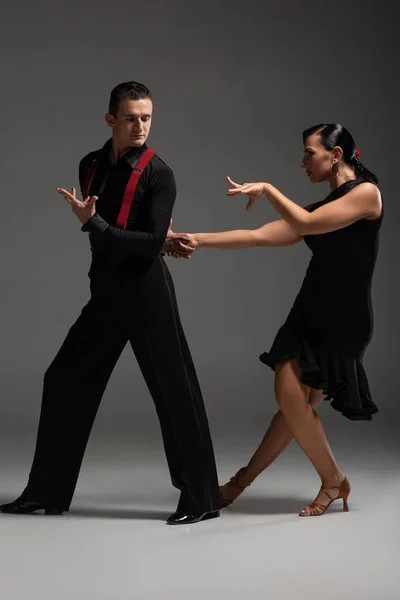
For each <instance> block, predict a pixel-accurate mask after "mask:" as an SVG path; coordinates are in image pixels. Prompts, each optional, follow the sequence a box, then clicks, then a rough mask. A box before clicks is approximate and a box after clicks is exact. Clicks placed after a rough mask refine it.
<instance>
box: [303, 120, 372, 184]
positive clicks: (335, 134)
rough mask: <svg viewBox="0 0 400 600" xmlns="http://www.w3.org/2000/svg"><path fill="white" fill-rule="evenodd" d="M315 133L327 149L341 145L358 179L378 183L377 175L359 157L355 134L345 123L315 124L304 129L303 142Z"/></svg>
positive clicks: (344, 158) (345, 159)
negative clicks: (353, 134) (344, 125)
mask: <svg viewBox="0 0 400 600" xmlns="http://www.w3.org/2000/svg"><path fill="white" fill-rule="evenodd" d="M314 133H319V135H320V139H321V144H322V145H323V147H324V148H325V149H326V150H333V148H334V147H335V146H340V148H341V149H342V150H343V160H344V162H345V163H346V164H347V165H350V166H351V167H353V169H354V172H355V174H356V177H357V179H362V180H363V181H370V182H371V183H375V184H377V183H378V178H377V177H376V175H374V173H372V172H371V171H369V169H367V168H366V167H365V166H364V165H363V163H362V162H361V161H360V159H359V158H358V157H357V154H356V145H355V142H354V139H353V136H352V135H351V133H350V132H349V131H347V129H346V128H345V127H343V125H338V124H337V123H328V124H325V123H322V124H320V125H314V126H313V127H310V128H309V129H306V130H305V131H303V143H304V144H305V142H306V140H307V138H309V137H310V135H313V134H314Z"/></svg>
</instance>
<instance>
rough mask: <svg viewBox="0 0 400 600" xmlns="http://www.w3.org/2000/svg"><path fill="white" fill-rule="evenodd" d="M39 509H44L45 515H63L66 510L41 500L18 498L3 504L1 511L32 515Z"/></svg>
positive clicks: (0, 507)
mask: <svg viewBox="0 0 400 600" xmlns="http://www.w3.org/2000/svg"><path fill="white" fill-rule="evenodd" d="M37 510H44V514H45V515H54V516H55V515H62V514H63V512H65V510H63V509H62V508H56V507H54V506H46V505H45V504H42V503H41V502H35V501H34V500H22V499H21V498H17V500H14V502H9V503H8V504H2V505H1V506H0V511H1V512H3V513H9V514H12V515H30V514H32V513H34V512H36V511H37Z"/></svg>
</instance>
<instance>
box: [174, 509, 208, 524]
mask: <svg viewBox="0 0 400 600" xmlns="http://www.w3.org/2000/svg"><path fill="white" fill-rule="evenodd" d="M215 517H219V510H212V511H210V512H205V513H199V514H190V513H185V512H182V511H179V510H177V511H176V512H174V513H172V515H170V516H169V517H168V520H167V525H190V524H191V523H199V521H206V520H207V519H215Z"/></svg>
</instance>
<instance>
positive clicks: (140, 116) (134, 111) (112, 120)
mask: <svg viewBox="0 0 400 600" xmlns="http://www.w3.org/2000/svg"><path fill="white" fill-rule="evenodd" d="M152 113H153V102H152V101H151V100H150V98H143V99H142V100H129V99H125V100H121V102H120V103H119V107H118V112H117V116H116V117H113V115H110V114H109V113H107V114H106V116H105V118H106V121H107V124H108V125H109V126H110V127H111V128H112V130H113V138H114V139H115V141H116V142H117V143H118V145H119V146H120V147H121V148H127V147H129V146H134V147H136V148H139V147H140V146H143V144H144V143H145V141H146V140H147V138H148V135H149V133H150V127H151V117H152Z"/></svg>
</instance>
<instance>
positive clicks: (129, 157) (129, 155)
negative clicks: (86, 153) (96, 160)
mask: <svg viewBox="0 0 400 600" xmlns="http://www.w3.org/2000/svg"><path fill="white" fill-rule="evenodd" d="M111 146H112V138H110V139H109V140H107V141H106V143H105V144H104V146H103V147H102V149H101V150H100V153H99V154H100V157H101V158H102V159H103V160H105V161H107V162H110V159H109V152H110V149H111ZM145 150H147V146H146V144H143V146H140V147H138V148H131V149H130V150H129V152H125V154H123V155H122V156H121V158H120V159H119V160H122V159H124V160H126V162H127V163H128V164H129V165H130V167H131V168H132V169H134V168H135V167H136V165H137V163H138V158H140V156H141V155H142V154H143V152H144V151H145Z"/></svg>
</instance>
